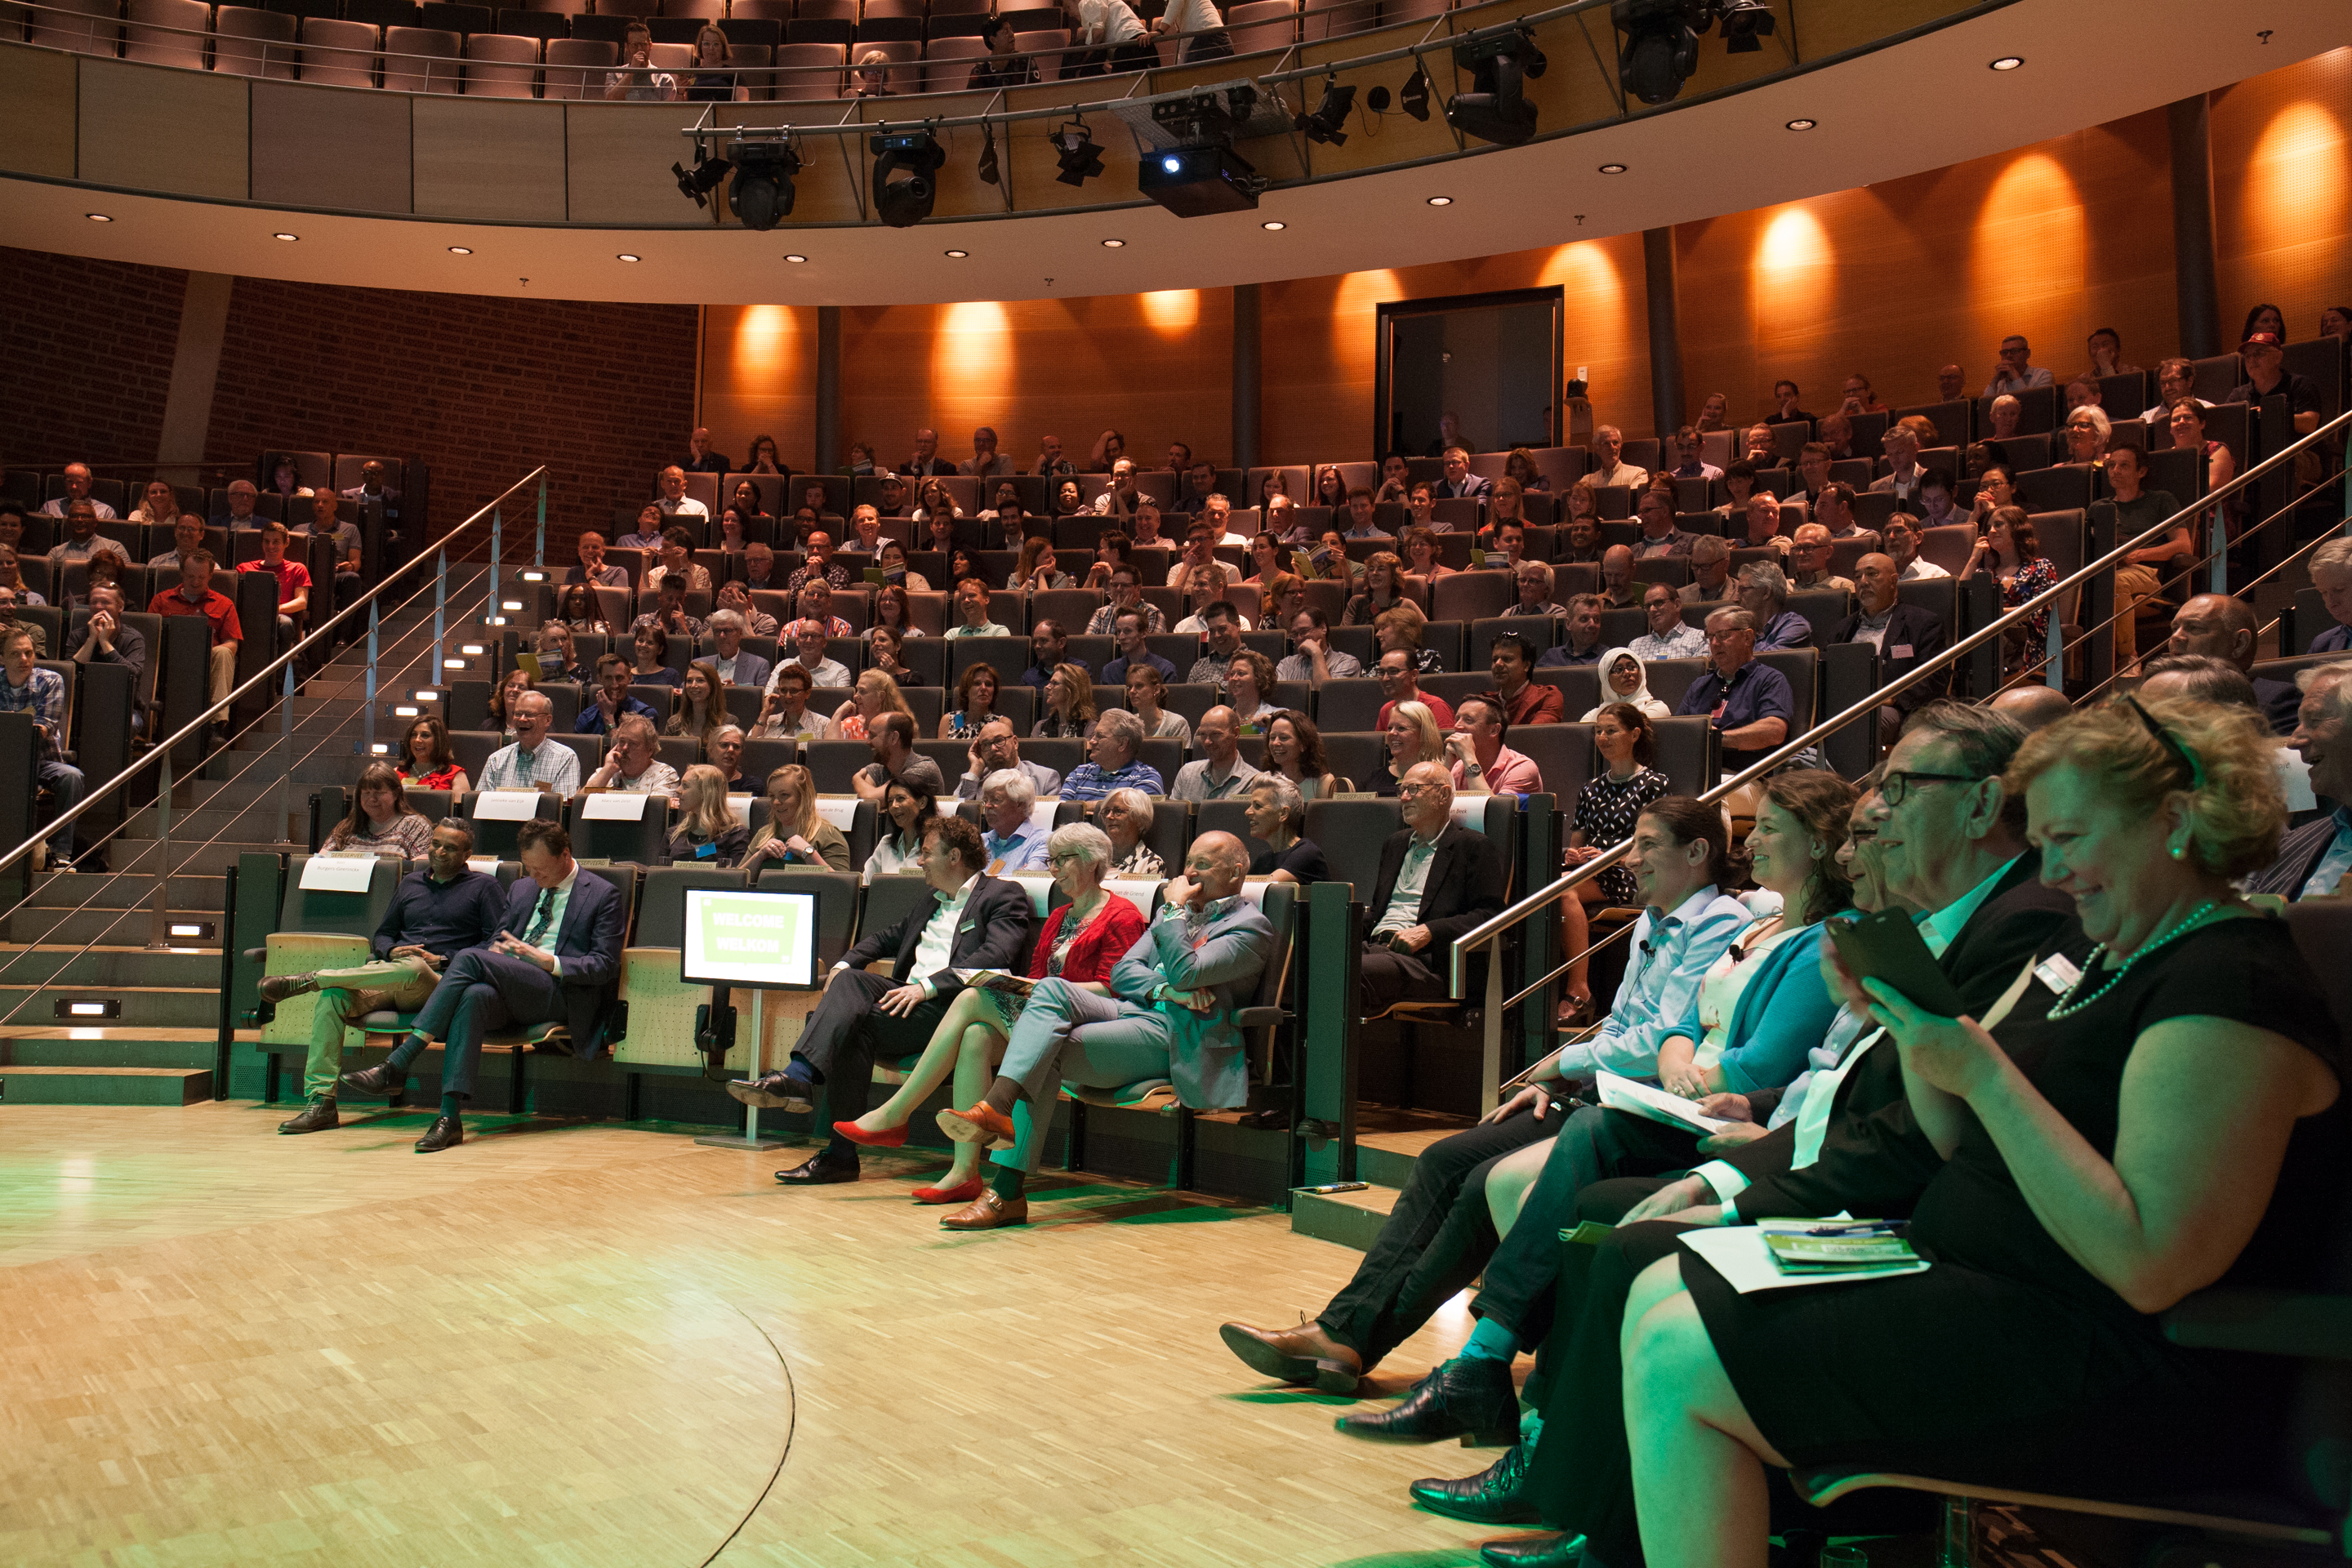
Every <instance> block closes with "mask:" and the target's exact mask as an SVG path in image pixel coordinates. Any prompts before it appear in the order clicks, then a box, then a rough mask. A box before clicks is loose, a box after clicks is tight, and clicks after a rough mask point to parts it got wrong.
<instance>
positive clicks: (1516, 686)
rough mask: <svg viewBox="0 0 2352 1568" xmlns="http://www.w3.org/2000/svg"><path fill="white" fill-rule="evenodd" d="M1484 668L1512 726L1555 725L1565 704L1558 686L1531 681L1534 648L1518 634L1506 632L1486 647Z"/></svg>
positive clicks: (1533, 665) (1533, 666)
mask: <svg viewBox="0 0 2352 1568" xmlns="http://www.w3.org/2000/svg"><path fill="white" fill-rule="evenodd" d="M1486 651H1487V663H1486V668H1487V669H1488V670H1489V671H1491V672H1492V673H1493V675H1494V677H1495V692H1496V695H1497V696H1499V697H1500V698H1502V700H1503V705H1504V706H1505V707H1506V708H1507V710H1509V718H1510V721H1511V722H1512V723H1514V724H1521V725H1525V724H1557V723H1559V722H1560V715H1561V713H1562V711H1563V709H1562V706H1561V704H1562V702H1563V701H1564V699H1563V698H1562V697H1561V696H1560V694H1559V687H1557V686H1546V685H1544V684H1542V683H1541V682H1539V681H1535V680H1531V679H1528V677H1529V675H1530V674H1531V673H1532V672H1533V671H1534V669H1535V645H1534V644H1533V643H1530V642H1529V641H1528V639H1527V638H1525V637H1521V636H1520V635H1519V634H1518V633H1517V632H1505V633H1504V634H1503V635H1502V636H1500V637H1496V639H1495V640H1494V641H1493V642H1492V643H1491V644H1489V645H1488V646H1487V650H1486Z"/></svg>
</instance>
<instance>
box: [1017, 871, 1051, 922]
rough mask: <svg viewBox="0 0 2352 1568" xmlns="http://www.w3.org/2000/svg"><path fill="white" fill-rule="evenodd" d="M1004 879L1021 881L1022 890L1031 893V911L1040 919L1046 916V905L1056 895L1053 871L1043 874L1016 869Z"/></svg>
mask: <svg viewBox="0 0 2352 1568" xmlns="http://www.w3.org/2000/svg"><path fill="white" fill-rule="evenodd" d="M1005 880H1006V881H1008V882H1018V883H1020V884H1021V890H1022V891H1024V892H1025V893H1027V894H1028V895H1029V912H1030V913H1031V914H1033V915H1035V916H1036V917H1037V918H1038V919H1039V920H1044V919H1045V905H1046V903H1047V902H1048V901H1049V900H1052V898H1053V896H1054V878H1053V874H1052V873H1051V872H1047V873H1045V874H1042V875H1041V874H1039V873H1038V872H1035V871H1015V872H1013V874H1012V875H1011V876H1008V877H1007V878H1005Z"/></svg>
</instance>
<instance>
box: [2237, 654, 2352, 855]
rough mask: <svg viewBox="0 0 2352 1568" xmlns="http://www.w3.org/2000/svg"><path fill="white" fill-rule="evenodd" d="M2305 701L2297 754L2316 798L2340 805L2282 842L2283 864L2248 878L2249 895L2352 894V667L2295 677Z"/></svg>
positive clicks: (2340, 664)
mask: <svg viewBox="0 0 2352 1568" xmlns="http://www.w3.org/2000/svg"><path fill="white" fill-rule="evenodd" d="M2295 684H2296V685H2297V686H2298V687H2300V688H2301V689H2302V696H2303V700H2302V704H2301V706H2300V708H2299V710H2298V711H2297V714H2296V723H2295V729H2294V750H2295V754H2296V755H2297V756H2298V757H2300V758H2301V759H2302V761H2303V763H2304V765H2305V768H2306V769H2307V770H2308V771H2309V776H2308V783H2309V784H2310V787H2311V792H2312V794H2313V795H2316V796H2318V797H2319V798H2320V799H2322V800H2325V801H2332V802H2334V803H2335V809H2333V810H2332V811H2330V812H2328V813H2327V815H2326V816H2320V817H2317V818H2315V819H2314V820H2313V821H2310V822H2307V823H2305V824H2304V825H2303V826H2300V827H2297V828H2295V829H2294V831H2292V832H2290V833H2288V834H2287V835H2286V837H2284V838H2282V839H2281V840H2280V841H2279V850H2278V856H2277V858H2275V859H2273V861H2272V862H2271V863H2270V865H2269V867H2268V868H2265V869H2263V870H2261V871H2257V872H2256V873H2254V875H2253V876H2252V877H2250V878H2248V879H2246V882H2245V890H2246V891H2247V892H2249V893H2269V894H2273V895H2276V896H2277V897H2280V898H2284V899H2316V898H2329V897H2340V896H2343V895H2346V894H2352V734H2347V720H2352V661H2346V660H2338V661H2337V662H2336V663H2334V664H2323V665H2317V666H2315V667H2313V668H2308V669H2304V670H2299V671H2297V672H2296V674H2295Z"/></svg>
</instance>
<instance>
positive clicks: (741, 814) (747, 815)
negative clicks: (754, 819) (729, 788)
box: [727, 795, 751, 827]
mask: <svg viewBox="0 0 2352 1568" xmlns="http://www.w3.org/2000/svg"><path fill="white" fill-rule="evenodd" d="M727 815H728V816H731V817H733V818H734V819H735V820H736V821H737V822H739V823H740V824H741V825H742V826H745V827H749V826H751V796H750V795H729V796H728V797H727Z"/></svg>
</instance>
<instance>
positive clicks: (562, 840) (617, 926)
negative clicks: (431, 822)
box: [342, 821, 628, 1154]
mask: <svg viewBox="0 0 2352 1568" xmlns="http://www.w3.org/2000/svg"><path fill="white" fill-rule="evenodd" d="M516 843H517V845H518V851H519V853H520V857H521V859H522V868H523V873H524V875H525V877H527V878H528V880H527V881H519V882H517V883H516V884H515V885H514V887H513V889H511V890H510V891H509V894H508V896H507V909H506V919H505V920H504V921H502V922H500V925H499V933H498V935H497V936H495V937H494V938H492V939H491V941H490V943H489V945H488V946H487V947H469V948H467V950H466V951H465V952H461V953H459V954H458V955H457V957H456V958H454V959H452V960H451V961H450V963H449V967H448V968H447V970H446V971H445V972H444V973H443V974H442V976H441V983H440V984H438V985H436V986H435V987H434V988H433V994H432V995H431V996H430V997H428V998H427V999H426V1000H425V1010H424V1011H423V1012H421V1013H419V1014H417V1015H416V1021H415V1023H414V1024H413V1025H411V1026H409V1033H408V1037H407V1038H406V1039H404V1040H403V1041H401V1042H400V1044H399V1045H398V1046H396V1047H394V1048H393V1053H392V1055H391V1056H390V1057H388V1058H385V1060H384V1062H383V1065H382V1066H380V1067H372V1068H367V1069H366V1070H364V1071H362V1072H348V1073H345V1074H343V1076H342V1082H343V1085H344V1087H346V1088H348V1089H356V1090H358V1091H359V1092H360V1093H362V1094H390V1093H392V1092H393V1091H394V1089H398V1088H399V1087H400V1086H401V1085H402V1084H403V1083H405V1082H406V1081H407V1079H408V1068H409V1064H411V1063H412V1062H414V1061H415V1059H416V1058H418V1057H420V1056H422V1055H424V1054H425V1046H426V1045H427V1044H429V1043H430V1042H432V1041H433V1040H435V1039H439V1040H441V1041H443V1042H444V1043H445V1045H446V1052H445V1054H444V1056H443V1058H442V1067H441V1114H440V1115H439V1116H437V1117H436V1118H435V1119H434V1121H433V1125H432V1126H431V1127H429V1128H427V1129H426V1130H425V1136H424V1137H422V1138H420V1139H418V1140H417V1141H416V1152H418V1153H420V1154H434V1153H438V1152H440V1151H442V1150H444V1149H446V1148H448V1147H449V1146H450V1145H452V1144H455V1143H462V1142H465V1141H466V1132H465V1128H464V1126H463V1125H462V1124H461V1123H460V1121H458V1116H459V1113H460V1111H461V1110H462V1108H463V1105H464V1102H465V1101H466V1100H468V1099H470V1098H471V1097H472V1095H473V1092H474V1070H475V1068H477V1067H478V1066H479V1065H480V1062H481V1059H482V1037H483V1035H485V1034H486V1033H488V1031H490V1030H492V1029H499V1028H505V1027H508V1026H516V1025H521V1026H529V1025H531V1024H561V1025H562V1026H564V1027H565V1028H566V1029H568V1030H569V1031H570V1033H571V1038H572V1055H574V1056H577V1057H593V1056H594V1055H595V1054H596V1052H597V1049H598V1048H599V1047H601V1046H602V1045H603V1044H604V1031H605V1029H606V1027H607V1026H609V1024H610V1023H611V1019H612V1012H613V1003H614V991H615V989H616V988H617V986H618V984H619V982H620V978H621V942H622V941H623V939H624V938H625V936H626V935H627V934H628V933H627V930H626V927H627V923H628V922H627V920H626V911H625V910H623V909H622V907H621V892H620V889H617V888H615V887H614V886H613V884H612V883H610V882H608V881H606V880H604V878H602V877H600V876H598V875H596V874H595V873H594V872H593V871H583V870H582V869H581V868H580V862H578V861H577V860H574V859H573V858H572V836H571V835H570V834H568V833H566V832H565V831H564V830H563V827H562V824H560V823H554V822H545V821H540V822H526V823H524V824H523V826H522V831H521V832H520V833H519V834H518V835H516Z"/></svg>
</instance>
